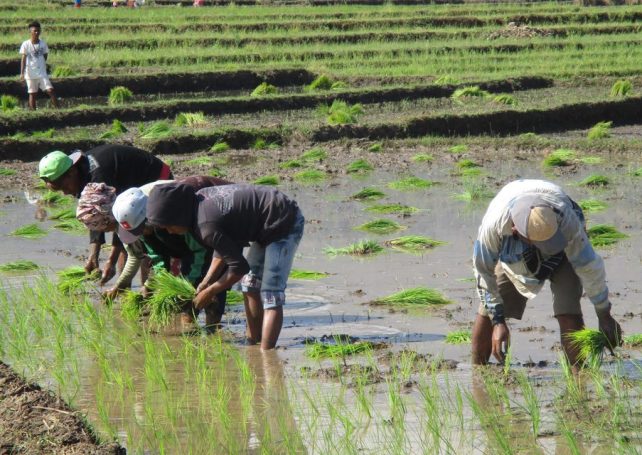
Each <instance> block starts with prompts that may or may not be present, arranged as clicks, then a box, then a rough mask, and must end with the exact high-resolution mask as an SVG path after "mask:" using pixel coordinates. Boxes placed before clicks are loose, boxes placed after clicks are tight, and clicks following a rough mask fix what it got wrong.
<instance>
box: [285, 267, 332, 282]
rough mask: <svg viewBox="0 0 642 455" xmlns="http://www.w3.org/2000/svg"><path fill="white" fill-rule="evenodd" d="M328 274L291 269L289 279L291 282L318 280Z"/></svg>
mask: <svg viewBox="0 0 642 455" xmlns="http://www.w3.org/2000/svg"><path fill="white" fill-rule="evenodd" d="M328 275H329V274H328V273H325V272H315V271H314V270H303V269H292V270H291V271H290V278H292V279H293V280H320V279H321V278H325V277H327V276H328Z"/></svg>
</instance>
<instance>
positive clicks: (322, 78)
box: [305, 74, 346, 92]
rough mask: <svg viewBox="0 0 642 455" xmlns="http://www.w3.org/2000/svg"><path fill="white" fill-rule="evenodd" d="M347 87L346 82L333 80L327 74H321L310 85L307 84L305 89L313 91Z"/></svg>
mask: <svg viewBox="0 0 642 455" xmlns="http://www.w3.org/2000/svg"><path fill="white" fill-rule="evenodd" d="M345 87H346V84H345V82H342V81H333V80H332V79H330V77H328V76H326V75H325V74H321V75H319V76H317V78H316V79H315V80H313V81H312V82H311V83H310V85H306V87H305V90H306V91H308V92H313V91H315V90H337V89H340V88H345Z"/></svg>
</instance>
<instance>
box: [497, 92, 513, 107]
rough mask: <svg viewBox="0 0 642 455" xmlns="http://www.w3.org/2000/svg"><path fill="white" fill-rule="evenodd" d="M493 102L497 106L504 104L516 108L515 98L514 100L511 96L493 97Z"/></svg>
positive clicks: (503, 94) (504, 94)
mask: <svg viewBox="0 0 642 455" xmlns="http://www.w3.org/2000/svg"><path fill="white" fill-rule="evenodd" d="M493 102H494V103H497V104H505V105H507V106H516V105H517V98H515V97H514V96H513V95H509V94H507V93H502V94H500V95H495V96H494V97H493Z"/></svg>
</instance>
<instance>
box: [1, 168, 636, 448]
mask: <svg viewBox="0 0 642 455" xmlns="http://www.w3.org/2000/svg"><path fill="white" fill-rule="evenodd" d="M607 162H608V164H606V165H600V166H599V169H598V168H597V167H596V166H593V167H590V166H582V167H581V168H580V169H579V170H578V171H577V172H576V173H574V174H570V175H562V174H560V175H555V174H544V173H543V172H542V169H541V168H540V167H539V165H538V164H537V163H533V162H524V161H512V160H495V161H493V162H491V163H486V164H485V172H486V173H487V174H486V175H487V178H486V179H485V180H484V181H485V182H486V185H487V186H488V187H489V189H490V190H491V191H492V192H496V191H497V190H498V188H500V187H501V186H502V185H503V184H504V183H506V182H508V181H510V180H512V179H514V178H517V177H527V178H535V177H546V178H548V179H551V180H553V181H555V182H557V183H560V184H562V185H564V186H565V188H566V189H567V190H568V192H569V193H570V195H571V196H572V197H573V198H574V199H576V200H582V199H585V198H589V197H591V198H598V199H601V200H604V201H606V202H607V203H608V204H609V208H608V209H607V210H606V211H604V212H602V213H598V214H590V215H589V222H590V223H602V222H604V223H609V224H613V225H615V226H616V227H617V228H618V229H620V230H621V231H623V232H625V233H627V234H628V235H629V236H630V237H629V238H628V239H624V240H622V241H621V242H620V243H619V244H618V245H616V246H615V247H613V248H609V249H602V250H600V253H601V254H602V256H603V257H604V259H605V263H606V268H607V274H608V278H609V286H610V290H611V298H612V301H613V305H614V307H613V313H614V315H615V317H616V319H618V320H619V321H620V322H621V324H622V327H623V329H624V331H625V332H629V333H639V332H642V323H641V322H642V313H641V308H640V294H641V292H642V287H641V285H640V282H639V278H640V276H641V274H640V272H641V265H642V248H641V246H642V237H641V235H640V225H641V224H642V215H641V213H642V210H641V209H642V202H641V201H642V185H640V184H639V183H638V182H639V181H638V180H635V179H634V178H632V177H628V176H626V170H627V169H628V168H629V167H630V163H621V162H618V159H617V157H613V159H611V160H607ZM639 166H640V163H633V167H639ZM451 171H452V169H451V168H440V169H432V168H431V167H430V165H417V167H416V172H415V175H416V176H418V177H423V178H429V179H431V180H434V181H436V182H438V184H437V185H435V186H433V187H431V188H429V189H427V190H420V191H415V192H400V191H396V190H392V189H389V188H388V187H387V183H388V182H390V181H393V180H396V179H397V178H400V177H402V176H399V175H396V174H395V173H394V172H389V171H385V172H384V171H375V172H373V173H372V174H370V175H368V176H366V177H365V178H351V177H341V178H338V179H335V180H331V181H328V182H326V183H324V184H321V185H316V186H301V185H295V184H287V185H283V187H282V189H283V191H285V192H286V193H288V194H289V195H291V196H292V197H294V198H295V199H296V200H297V201H298V202H299V204H300V206H301V207H302V210H303V212H304V215H305V217H306V220H307V223H306V232H305V235H304V238H303V240H302V242H301V245H300V247H299V251H298V255H297V258H296V260H295V267H297V268H301V269H311V270H316V271H323V272H328V273H329V274H330V275H329V276H328V277H326V278H324V279H322V280H319V281H301V280H291V281H290V283H289V288H288V304H287V306H286V309H285V321H284V328H283V331H282V334H281V337H280V340H279V345H280V346H281V349H280V350H278V351H277V352H276V353H274V354H273V355H270V356H267V357H266V356H262V355H261V354H260V352H258V350H257V349H256V348H253V347H244V346H243V345H242V344H239V349H240V351H241V353H242V355H243V356H244V358H245V359H246V360H247V361H248V362H249V364H250V367H251V370H252V374H253V375H254V376H255V377H256V378H257V383H258V384H259V385H260V387H259V388H258V389H257V390H259V391H260V393H259V396H258V398H257V400H259V401H260V400H264V398H265V396H269V397H270V399H271V400H274V401H272V403H279V404H281V405H282V404H283V402H284V400H285V401H286V402H287V400H288V396H289V397H290V400H293V401H292V402H288V406H286V408H288V409H289V410H286V411H284V413H285V414H286V415H288V418H289V419H292V422H289V423H287V425H286V426H285V428H290V429H291V430H292V431H296V429H293V425H295V423H294V417H293V415H294V413H295V412H296V413H297V415H307V413H308V412H309V406H308V404H306V402H305V401H304V400H303V399H302V398H301V396H300V394H298V393H297V390H298V389H300V388H301V387H322V388H323V389H324V390H325V389H327V390H334V388H336V386H335V385H334V384H332V383H323V382H322V383H321V384H320V385H319V384H318V383H317V382H316V381H311V380H304V379H302V376H301V371H300V369H301V367H302V366H310V367H313V368H314V367H318V365H317V364H316V362H311V361H309V360H306V359H305V358H304V356H303V340H304V339H306V338H309V337H320V336H322V335H333V334H349V335H352V336H356V337H359V338H361V339H365V340H371V341H377V342H385V343H389V344H390V347H391V349H392V350H394V351H398V350H401V349H412V350H414V351H417V352H418V353H422V354H432V355H434V356H437V357H438V356H442V357H444V358H447V359H454V360H456V361H457V362H459V364H458V367H457V369H456V370H455V371H452V372H450V373H449V378H450V379H449V380H450V382H452V381H453V380H454V381H455V382H456V383H459V384H461V385H462V386H463V387H464V388H467V387H469V386H470V383H471V368H470V365H469V360H468V357H469V349H470V348H469V346H467V345H463V346H451V345H448V344H445V343H444V338H445V335H446V334H447V333H448V332H449V331H452V330H456V329H460V328H468V327H469V326H470V323H471V321H472V320H473V318H474V315H475V312H476V309H477V305H478V302H477V300H476V296H475V290H474V287H473V285H472V283H471V282H470V281H469V279H470V277H471V275H472V272H471V261H470V257H471V250H472V244H473V241H474V239H475V235H476V230H477V227H478V224H479V222H480V220H481V217H482V216H483V213H484V211H485V205H486V203H487V201H486V202H482V203H476V204H467V203H465V202H462V201H458V200H456V199H455V198H454V195H455V194H457V193H460V192H462V191H463V186H462V183H461V179H460V178H457V177H454V176H452V175H451V174H450V172H451ZM593 172H599V173H601V174H605V175H608V176H610V177H612V178H613V184H612V185H611V187H610V188H607V189H603V190H590V189H586V188H582V187H579V186H575V185H573V184H574V183H575V182H578V181H579V180H581V179H582V178H583V177H584V176H586V175H588V174H590V173H593ZM365 186H374V187H377V188H379V189H381V190H382V191H384V192H385V193H386V198H384V199H383V200H381V201H379V202H380V203H393V202H395V203H396V202H398V203H403V204H407V205H411V206H414V207H417V208H419V209H420V212H418V213H416V214H413V215H412V216H410V217H406V218H397V217H396V216H394V215H375V214H371V213H369V212H365V211H364V208H365V207H366V204H364V203H361V202H356V201H352V200H349V196H350V195H352V194H354V193H355V192H357V191H359V190H360V189H362V188H363V187H365ZM7 195H9V196H13V197H14V198H15V201H14V202H5V203H4V204H2V206H1V207H0V237H2V238H3V239H4V241H3V244H2V245H3V248H2V253H1V254H0V262H2V263H4V262H9V261H12V260H16V259H28V260H33V261H35V262H37V263H39V264H40V265H41V266H47V267H50V268H51V269H59V268H62V267H64V266H67V265H72V264H79V260H78V257H79V256H81V255H83V254H84V253H85V251H86V242H87V240H86V238H85V236H78V235H70V234H67V233H62V232H58V231H55V230H50V231H49V233H48V235H47V236H46V237H44V238H43V239H40V240H26V239H19V238H13V237H7V236H6V234H8V233H9V232H10V231H12V230H13V229H15V228H16V227H18V226H21V225H24V224H28V223H33V222H39V221H37V220H36V215H37V210H36V206H34V205H31V204H29V203H28V202H27V201H26V199H25V198H24V196H23V195H22V193H19V192H15V191H10V192H6V193H5V194H3V195H2V196H3V197H4V196H7ZM380 217H381V218H391V219H395V220H396V221H398V222H399V223H400V224H402V225H404V226H406V229H405V230H404V231H401V232H399V233H396V234H391V235H386V236H377V235H374V234H366V233H364V232H361V231H355V230H353V228H354V227H355V226H358V225H360V224H362V223H364V222H367V221H370V220H373V219H375V218H380ZM52 224H53V223H52V222H49V221H44V222H42V226H43V227H46V228H50V226H51V225H52ZM406 234H421V235H426V236H429V237H432V238H435V239H438V240H442V241H444V242H446V245H444V246H440V247H437V248H435V249H434V250H432V251H429V252H427V253H426V254H424V255H421V256H414V255H409V254H406V253H401V252H397V251H393V250H386V251H385V252H384V253H382V254H380V255H377V256H375V257H373V258H362V259H359V258H353V257H328V256H327V255H325V254H324V253H323V249H324V248H325V247H328V246H330V247H342V246H346V245H348V244H349V243H352V242H354V241H358V240H360V239H364V238H370V239H377V240H381V241H383V240H385V239H390V238H394V237H396V236H399V235H406ZM28 277H29V276H28V275H27V276H25V275H8V276H7V278H6V280H7V281H9V282H19V281H23V280H25V279H28ZM415 286H428V287H432V288H436V289H438V290H440V291H441V292H443V293H444V294H445V295H446V296H447V297H448V298H450V299H451V300H453V302H454V303H453V304H451V305H448V306H445V307H442V308H438V309H433V310H418V311H411V312H404V311H396V312H390V311H389V310H388V309H385V308H382V307H376V308H375V307H370V306H368V305H367V302H369V301H371V300H373V299H375V298H378V297H382V296H386V295H388V294H391V293H393V292H397V291H399V290H401V289H405V288H410V287H415ZM583 308H584V312H585V317H586V322H587V324H588V325H589V326H591V327H595V326H596V324H597V323H596V318H595V315H594V312H593V310H592V308H591V305H590V302H589V301H588V300H586V299H584V300H583ZM225 324H226V331H227V332H228V333H229V334H230V339H231V341H232V342H233V343H237V344H238V343H239V342H238V341H235V340H238V339H239V338H240V337H241V336H242V334H243V331H244V323H243V315H242V312H241V311H240V309H239V308H231V309H230V310H229V311H228V314H227V316H226V317H225ZM556 326H557V324H556V321H555V319H554V318H553V317H552V306H551V295H550V291H549V290H548V289H546V288H545V290H544V291H543V292H542V293H541V295H539V296H538V297H537V298H535V299H534V300H532V301H530V302H529V304H528V306H527V310H526V314H525V317H524V319H523V320H522V321H513V322H511V324H510V327H511V329H512V341H513V347H514V348H513V363H515V364H519V363H525V362H529V361H534V362H535V363H537V362H540V361H545V362H548V364H549V368H544V369H541V370H539V371H538V372H535V373H534V374H535V375H536V376H540V377H541V380H542V381H544V382H546V381H550V380H551V377H553V376H554V375H556V374H557V373H556V372H555V367H553V366H551V363H552V362H555V361H556V360H557V358H558V350H557V346H558V335H557V327H556ZM175 332H176V331H172V330H171V329H170V330H168V331H167V333H165V334H164V335H161V337H162V338H163V339H164V340H165V341H166V343H167V344H168V345H169V346H170V347H172V348H175V349H180V346H181V343H182V341H181V339H180V337H177V336H175ZM630 354H631V356H632V358H633V359H638V360H639V359H640V354H639V351H631V353H630ZM86 360H87V362H81V364H82V365H84V366H83V378H82V381H81V389H80V391H79V393H78V395H77V397H76V405H77V406H79V407H80V408H81V409H83V410H86V411H87V412H88V413H89V416H90V417H91V418H92V421H99V420H100V416H99V412H98V410H97V409H96V394H97V393H98V391H97V388H96V387H97V386H96V383H97V381H96V374H97V367H96V366H95V365H93V364H92V362H93V360H92V359H89V358H88V359H86ZM128 362H130V363H131V366H130V367H129V368H130V369H131V371H132V372H133V376H134V378H136V377H139V378H140V377H141V375H142V373H141V372H140V371H139V370H140V364H141V362H143V357H142V356H141V355H140V353H139V356H138V357H136V356H131V358H130V359H129V360H128ZM92 365H93V366H92ZM627 365H628V367H627V368H628V371H629V372H630V373H631V375H635V374H636V372H637V371H638V370H637V369H636V367H635V366H634V365H633V364H632V363H630V364H627ZM168 377H169V380H170V387H171V388H172V389H175V390H176V391H177V392H176V393H177V394H180V393H183V394H184V396H185V397H187V398H186V399H185V404H184V405H185V406H190V404H194V405H195V406H196V403H197V400H196V398H195V397H193V395H192V399H189V397H190V394H189V391H186V390H185V388H186V386H185V384H184V377H183V376H182V367H181V365H180V363H176V364H172V365H170V367H169V375H168ZM284 378H286V379H284ZM230 380H231V381H232V382H233V381H234V379H233V378H230ZM293 387H294V388H293ZM288 388H289V390H288ZM134 389H135V392H134V393H133V394H132V397H131V398H132V399H131V407H130V408H129V409H126V410H123V409H121V408H119V407H118V406H116V405H115V404H114V406H108V408H107V409H108V415H109V420H110V421H111V424H112V425H113V426H114V427H116V428H117V432H118V435H119V439H121V441H122V443H123V444H125V445H127V444H128V443H129V444H131V440H130V441H128V437H127V436H126V433H125V431H124V429H125V428H131V427H132V424H131V422H132V421H133V422H139V426H140V421H145V419H149V416H147V417H146V416H145V412H144V411H145V410H144V409H143V408H142V407H141V406H142V405H141V404H140V403H138V402H137V400H136V397H138V396H140V394H143V393H144V390H145V384H143V383H142V382H137V381H136V380H134ZM266 390H268V392H269V393H267V394H266ZM376 390H377V392H376V394H375V397H374V405H375V406H378V405H381V406H385V405H386V400H387V397H386V391H385V387H383V386H377V387H376ZM261 394H262V395H261ZM409 398H410V401H417V402H418V401H419V400H420V397H419V396H418V393H417V392H416V391H412V390H411V391H409ZM552 398H553V396H552V394H551V396H550V397H549V396H545V397H543V400H544V401H548V400H551V399H552ZM159 399H160V398H159ZM415 399H416V400H415ZM137 403H138V404H137ZM256 412H257V413H259V414H260V413H261V412H265V411H264V410H263V411H256ZM407 420H408V421H407V426H406V429H407V431H408V433H409V434H410V436H409V439H410V446H411V447H416V448H419V447H421V442H420V441H418V440H416V438H415V436H412V434H414V432H413V428H418V427H419V426H420V425H421V422H420V419H418V418H417V417H416V416H414V415H408V416H407ZM256 421H259V419H257V420H256ZM183 424H184V425H185V427H184V430H183V434H184V435H185V441H184V443H185V444H187V441H188V440H189V435H190V432H191V431H192V430H193V427H191V426H189V425H187V424H185V423H183ZM547 426H548V427H554V426H555V422H552V421H550V420H549V421H548V422H547V423H546V424H545V425H543V427H544V428H543V431H545V430H547V428H548V427H547ZM280 428H281V429H282V430H283V427H282V426H281V427H280ZM294 428H295V427H294ZM548 429H550V428H548ZM255 430H256V432H257V434H258V433H260V429H255ZM369 431H373V435H374V434H376V433H377V431H378V430H376V428H375V425H374V424H373V428H371V429H370V430H369ZM550 431H553V432H554V431H555V430H554V429H552V430H550ZM132 437H133V438H136V433H135V432H134V435H133V436H132V434H131V432H130V435H129V438H132ZM141 437H142V436H141ZM303 437H304V442H306V445H308V446H311V445H312V444H313V442H314V441H308V440H306V439H305V438H306V435H303ZM557 439H558V438H555V437H551V438H544V441H542V445H543V446H544V447H547V448H550V449H551V451H555V450H556V449H555V447H557V446H558V445H559V444H562V443H561V442H560V441H558V440H557ZM367 440H370V439H367ZM370 443H371V444H372V445H373V446H375V445H376V437H375V436H372V439H371V440H370ZM178 445H179V446H180V445H182V443H179V444H178ZM149 447H150V449H153V448H154V447H155V446H154V445H153V443H151V442H150V445H149ZM257 447H258V446H257V443H256V441H255V440H252V438H250V441H248V442H247V450H248V451H254V450H255V449H257ZM466 449H467V450H466V451H467V452H468V451H470V452H474V451H484V449H483V448H480V447H476V448H472V447H468V448H466ZM558 453H564V452H563V451H561V452H558ZM597 453H601V451H600V450H599V448H598V452H597Z"/></svg>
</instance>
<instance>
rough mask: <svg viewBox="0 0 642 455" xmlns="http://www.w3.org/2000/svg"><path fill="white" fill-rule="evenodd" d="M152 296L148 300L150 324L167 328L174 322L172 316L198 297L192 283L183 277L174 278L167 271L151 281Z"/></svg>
mask: <svg viewBox="0 0 642 455" xmlns="http://www.w3.org/2000/svg"><path fill="white" fill-rule="evenodd" d="M149 289H150V291H152V296H151V297H150V298H149V299H148V305H149V309H150V317H149V320H150V322H152V323H154V324H156V325H159V326H166V325H168V324H169V323H170V322H171V320H172V315H173V314H175V313H178V312H179V311H180V309H181V307H182V305H183V303H184V302H186V301H191V300H192V299H193V298H194V296H195V295H196V289H194V286H192V283H190V282H189V281H187V280H186V279H185V278H183V277H182V276H174V275H172V274H171V273H169V272H168V271H166V270H161V271H159V272H156V273H155V274H154V276H153V277H152V278H151V279H150V280H149Z"/></svg>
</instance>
